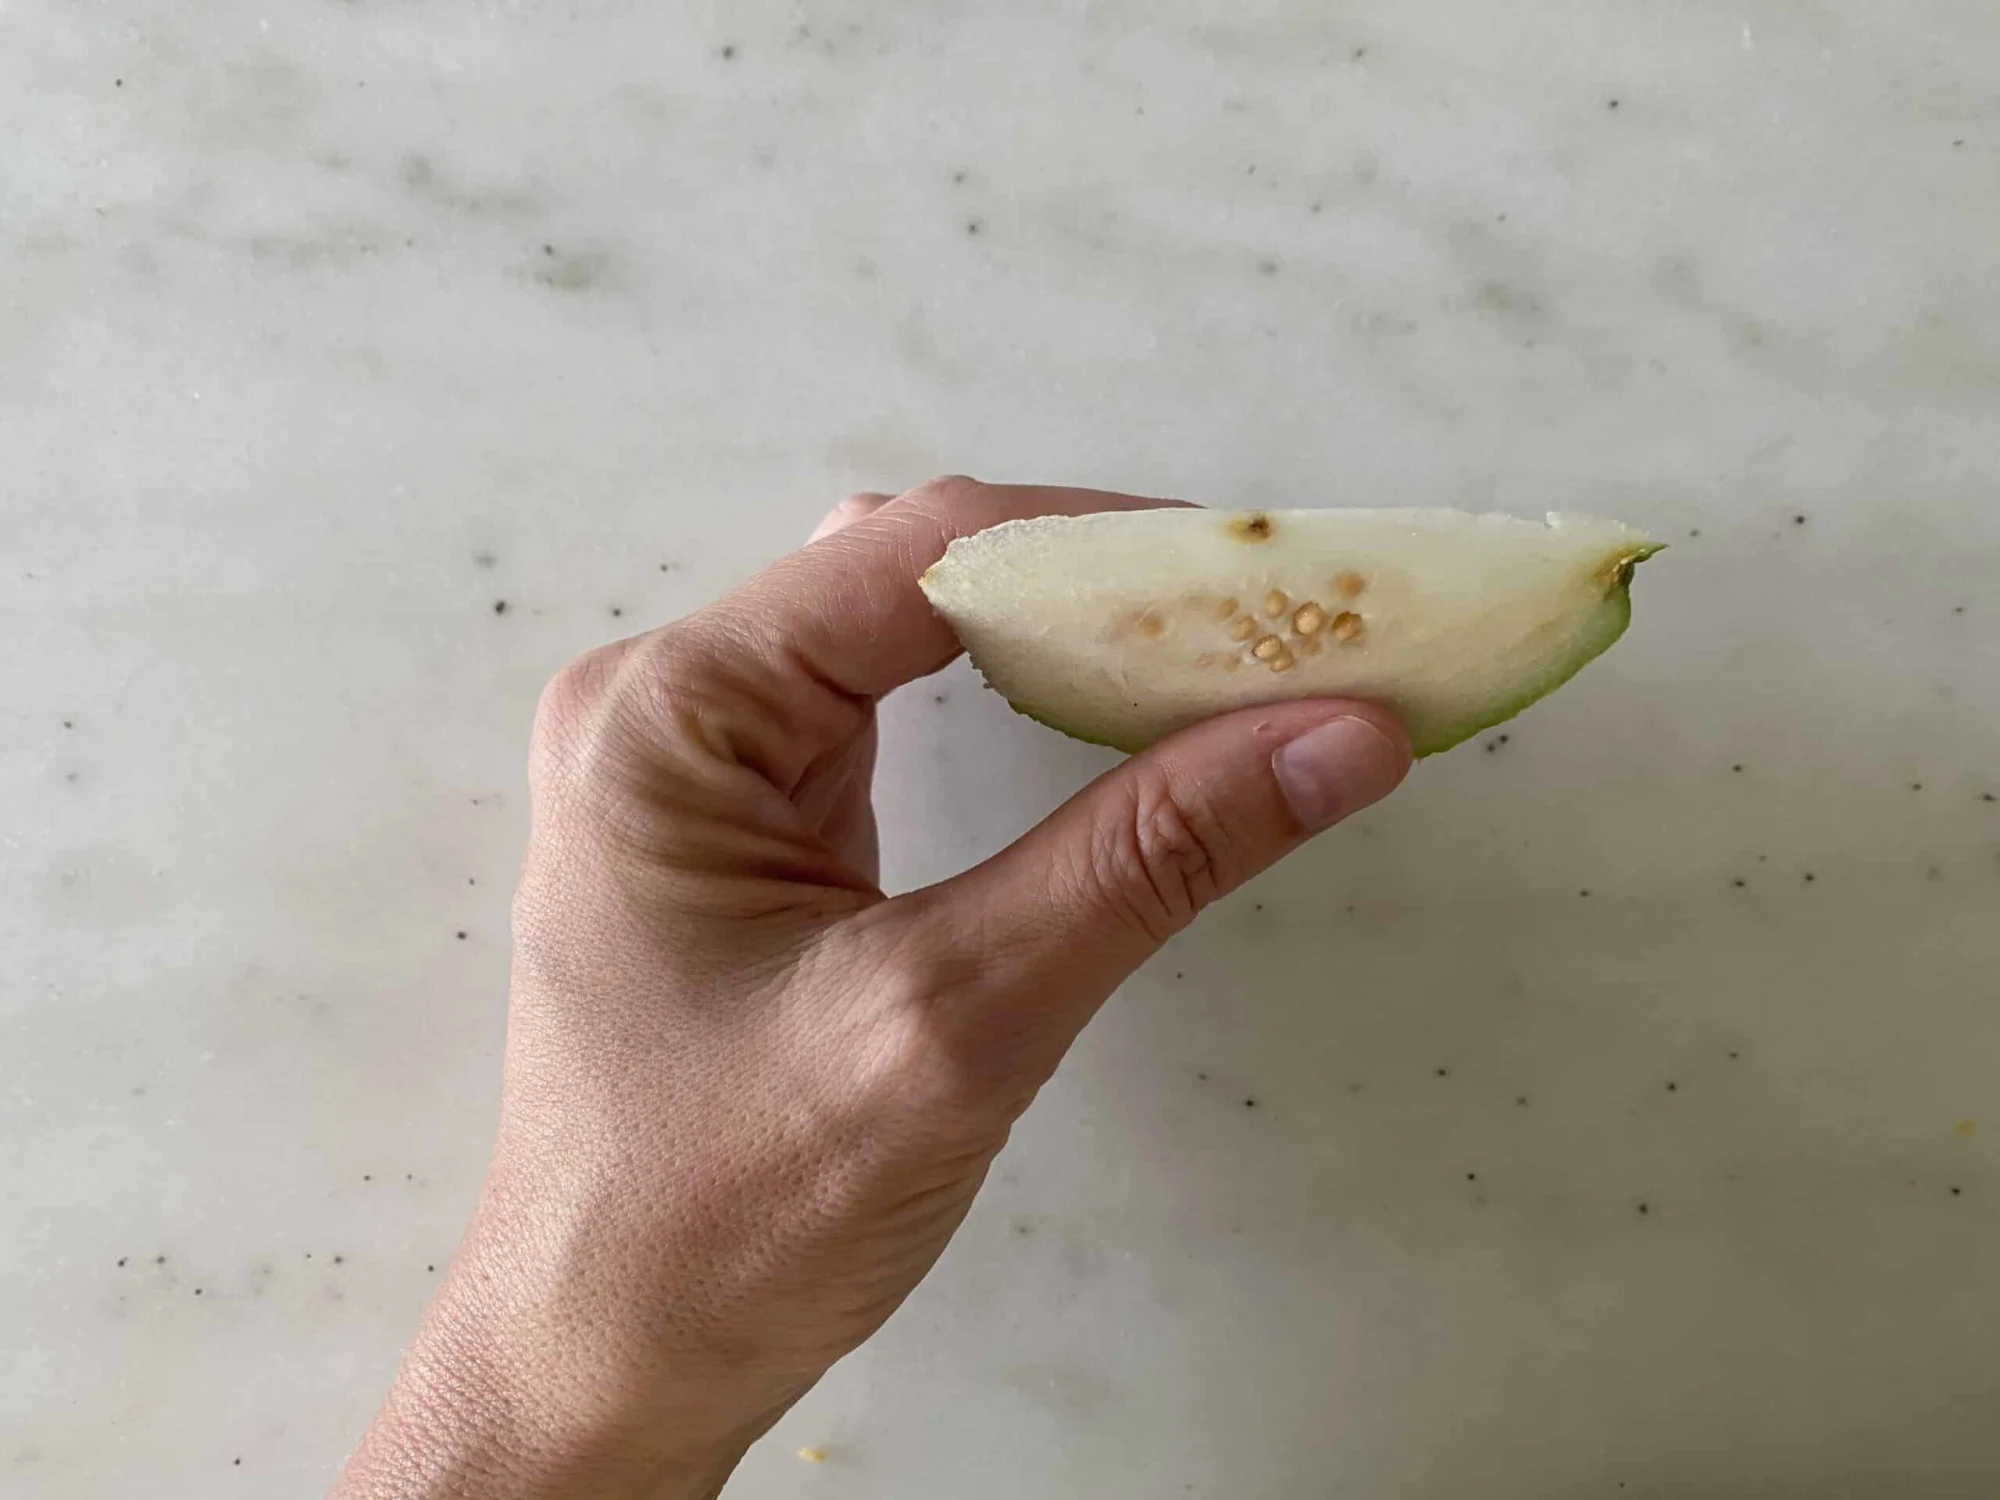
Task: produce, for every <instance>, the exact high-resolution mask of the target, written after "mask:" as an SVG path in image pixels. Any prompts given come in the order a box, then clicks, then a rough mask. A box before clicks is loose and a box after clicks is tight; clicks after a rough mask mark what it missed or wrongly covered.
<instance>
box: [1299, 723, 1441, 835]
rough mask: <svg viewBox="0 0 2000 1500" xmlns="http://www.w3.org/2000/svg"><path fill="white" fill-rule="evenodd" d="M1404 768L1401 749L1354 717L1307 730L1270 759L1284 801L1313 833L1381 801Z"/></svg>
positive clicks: (1404, 771) (1370, 725)
mask: <svg viewBox="0 0 2000 1500" xmlns="http://www.w3.org/2000/svg"><path fill="white" fill-rule="evenodd" d="M1409 768H1410V764H1409V759H1408V757H1407V756H1406V755H1405V754H1404V753H1403V748H1402V746H1400V745H1398V744H1397V743H1396V742H1395V741H1394V740H1392V739H1390V738H1389V736H1388V735H1386V734H1384V733H1383V732H1382V731H1381V730H1379V729H1377V728H1376V727H1375V726H1374V725H1373V724H1371V723H1369V722H1368V721H1367V720H1366V719H1355V718H1342V719H1334V720H1331V721H1329V722H1328V723H1325V724H1322V725H1320V726H1319V728H1317V729H1313V730H1308V731H1307V732H1306V733H1304V734H1302V735H1300V736H1299V737H1298V738H1297V739H1295V740H1293V741H1292V742H1291V743H1290V744H1288V745H1281V746H1279V747H1278V752H1277V753H1276V754H1275V755H1273V756H1272V757H1271V772H1272V774H1273V775H1275V776H1276V777H1277V778H1278V786H1279V788H1280V789H1281V790H1282V791H1283V792H1284V794H1285V800H1286V801H1287V802H1289V803H1291V804H1292V811H1293V812H1295V813H1297V814H1298V815H1299V821H1300V822H1301V823H1304V824H1305V825H1306V827H1308V828H1310V829H1311V830H1312V831H1313V832H1315V833H1317V832H1318V831H1319V830H1320V829H1322V828H1331V827H1332V826H1333V825H1334V824H1335V823H1338V822H1339V821H1340V820H1341V819H1342V818H1344V817H1347V816H1348V815H1349V814H1350V813H1357V812H1359V811H1361V809H1362V808H1364V807H1366V806H1368V805H1369V804H1370V803H1372V802H1380V801H1381V800H1382V799H1383V798H1384V797H1386V796H1388V795H1389V793H1391V792H1393V791H1394V790H1396V787H1397V785H1398V784H1399V783H1400V782H1401V781H1402V779H1403V777H1404V776H1405V775H1406V774H1407V773H1408V771H1409Z"/></svg>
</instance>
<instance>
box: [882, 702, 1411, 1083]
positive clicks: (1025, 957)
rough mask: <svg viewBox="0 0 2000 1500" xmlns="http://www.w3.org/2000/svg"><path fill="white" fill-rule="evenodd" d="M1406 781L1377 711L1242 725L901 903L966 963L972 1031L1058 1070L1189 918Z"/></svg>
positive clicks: (1344, 710) (1310, 709)
mask: <svg viewBox="0 0 2000 1500" xmlns="http://www.w3.org/2000/svg"><path fill="white" fill-rule="evenodd" d="M1409 768H1410V744H1409V739H1408V737H1407V736H1406V735H1405V734H1404V732H1403V729H1402V726H1401V725H1400V724H1398V723H1397V722H1396V720H1395V718H1394V717H1393V716H1392V715H1390V714H1389V713H1387V712H1386V711H1385V710H1383V709H1380V708H1376V707H1373V706H1371V705H1367V704H1360V703H1347V702H1328V701H1308V702H1299V703H1283V704H1271V705H1268V706H1265V707H1262V708H1254V709H1245V710H1242V711H1241V712H1238V713H1233V714H1227V715H1224V716H1223V717H1221V718H1217V719H1210V720H1208V721H1207V722H1206V723H1202V724H1197V725H1195V726H1194V727H1192V728H1190V729H1186V730H1183V731H1181V732H1180V733H1179V734H1176V735H1173V736H1170V737H1169V738H1167V739H1165V740H1162V741H1161V742H1160V743H1159V744H1157V745H1155V746H1153V747H1152V748H1151V749H1150V750H1147V751H1145V752H1144V753H1142V754H1139V755H1135V756H1133V757H1132V758H1131V759H1130V760H1128V761H1126V762H1125V763H1124V764H1123V765H1122V766H1119V767H1118V768H1117V769H1116V770H1113V771H1110V772H1108V773H1106V774H1105V775H1104V776H1101V777H1099V778H1098V779H1097V780H1096V781H1095V782H1093V783H1091V784H1090V785H1089V786H1088V787H1085V788H1084V789H1083V791H1081V792H1079V793H1078V794H1077V795H1076V796H1075V797H1073V798H1072V799H1071V800H1070V801H1069V802H1067V803H1065V804H1064V805H1063V806H1062V807H1061V808H1059V809H1057V810H1056V812H1055V813H1054V814H1053V815H1051V816H1050V817H1049V818H1048V819H1047V820H1046V821H1045V822H1043V823H1042V824H1041V825H1040V826H1038V827H1036V828H1035V829H1033V830H1032V831H1030V832H1029V833H1028V834H1027V835H1026V836H1024V837H1023V838H1022V839H1020V840H1019V841H1018V842H1017V843H1015V844H1013V845H1012V846H1010V847H1009V848H1007V849H1004V850H1002V851H1001V852H1000V853H999V854H996V855H995V856H993V858H991V859H989V860H987V861H986V862H985V863H984V864H981V865H978V866H976V867H974V868H973V869H971V870H968V871H967V872H966V873H965V874H963V875H960V876H958V877H956V878H955V879H952V880H949V881H946V882H944V883H943V884H942V885H938V886H933V887H931V888H930V889H929V890H927V891H924V892H921V893H918V898H917V899H919V900H920V901H921V902H922V905H923V908H924V917H925V920H926V921H932V920H936V919H937V918H938V917H939V916H940V915H941V916H942V917H943V918H944V925H945V926H946V928H947V930H949V931H951V932H953V933H954V935H955V937H956V939H957V941H958V943H959V949H958V951H959V953H960V954H961V955H966V956H972V957H974V958H975V961H976V966H977V972H978V973H979V974H980V983H979V985H978V989H979V990H980V991H981V992H982V994H983V995H985V996H990V997H991V1002H992V1003H994V1004H997V1005H999V1006H1001V1007H1002V1008H1003V1009H1005V1010H1006V1011H1007V1012H1008V1015H1007V1016H1005V1017H1004V1018H1002V1017H990V1018H987V1019H988V1020H990V1021H992V1022H996V1023H998V1025H997V1029H999V1030H1000V1031H1002V1032H1004V1033H1006V1034H1009V1035H1011V1037H1012V1038H1013V1039H1014V1040H1015V1041H1016V1043H1017V1044H1018V1043H1023V1042H1026V1043H1029V1045H1030V1048H1031V1050H1034V1051H1037V1052H1040V1051H1042V1050H1043V1047H1044V1045H1053V1047H1054V1049H1055V1056H1057V1057H1059V1056H1060V1054H1061V1050H1062V1049H1064V1048H1066V1047H1068V1045H1069V1043H1070V1041H1071V1040H1073V1039H1074V1037H1075V1035H1076V1033H1077V1032H1078V1031H1080V1030H1081V1029H1082V1028H1083V1026H1084V1024H1085V1023H1086V1022H1087V1021H1088V1020H1089V1019H1090V1017H1091V1016H1092V1015H1093V1014H1094V1013H1095V1012H1096V1010H1097V1008H1098V1007H1099V1006H1100V1005H1102V1004H1103V1003H1104V1000H1105V999H1106V997H1108V996H1109V995H1110V993H1111V991H1112V990H1114V989H1116V988H1117V986H1118V985H1119V984H1120V983H1121V982H1122V981H1123V980H1124V979H1125V978H1126V977H1127V976H1128V975H1129V974H1130V973H1131V972H1132V971H1133V970H1134V969H1136V968H1137V967H1138V966H1139V965H1140V964H1141V963H1143V962H1144V961H1145V960H1146V959H1147V958H1149V957H1151V956H1152V954H1153V953H1154V952H1156V951H1157V950H1158V949H1159V947H1160V945H1161V944H1163V943H1164V942H1166V940H1167V939H1168V938H1170V937H1172V936H1173V935H1174V934H1175V933H1177V932H1179V931H1180V930H1181V929H1182V928H1184V927H1186V926H1187V924H1188V923H1189V922H1191V921H1193V920H1194V918H1195V917H1196V915H1198V914H1199V913H1200V912H1201V910H1202V908H1203V907H1205V906H1207V905H1209V903H1211V902H1213V901H1215V900H1217V899H1219V898H1220V897H1222V896H1226V895H1228V894H1229V893H1230V892H1231V891H1233V890H1235V889H1236V888H1237V887H1238V886H1240V885H1242V884H1243V883H1244V882H1245V881H1246V880H1248V879H1250V877H1251V876H1253V875H1256V874H1259V873H1260V872H1262V871H1263V870H1265V869H1268V868H1269V867H1270V866H1271V865H1273V864H1276V863H1277V862H1278V861H1279V860H1280V859H1282V858H1283V857H1284V856H1285V855H1287V854H1289V853H1290V852H1291V851H1292V850H1293V849H1296V848H1297V847H1298V846H1299V845H1300V844H1302V843H1304V842H1305V841H1306V840H1307V839H1309V838H1311V837H1312V836H1313V835H1314V834H1315V833H1319V832H1321V831H1322V830H1324V829H1327V828H1330V827H1332V826H1333V825H1334V824H1335V823H1338V822H1339V821H1340V820H1341V819H1342V818H1345V817H1346V816H1348V815H1349V814H1350V813H1354V812H1358V811H1360V810H1361V809H1362V808H1364V807H1367V806H1368V805H1369V804H1371V803H1373V802H1377V801H1379V800H1380V799H1381V798H1383V797H1386V796H1387V795H1388V794H1389V793H1390V792H1392V791H1394V790H1395V788H1396V786H1397V785H1398V784H1399V783H1400V782H1401V781H1402V779H1403V777H1404V776H1405V775H1406V774H1408V772H1409ZM1031 1039H1032V1040H1031ZM1050 1066H1053V1059H1050Z"/></svg>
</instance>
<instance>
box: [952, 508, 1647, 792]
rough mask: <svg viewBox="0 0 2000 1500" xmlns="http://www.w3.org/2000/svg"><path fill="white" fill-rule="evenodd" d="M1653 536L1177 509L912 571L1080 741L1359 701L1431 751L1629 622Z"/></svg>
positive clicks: (964, 635)
mask: <svg viewBox="0 0 2000 1500" xmlns="http://www.w3.org/2000/svg"><path fill="white" fill-rule="evenodd" d="M1659 550H1660V545H1659V544H1658V543H1656V542H1654V541H1652V540H1650V539H1649V538H1647V537H1646V536H1645V535H1643V534H1642V533H1640V532H1638V531H1635V530H1633V529H1632V528H1630V527H1628V526H1625V525H1622V524H1621V523H1619V522H1616V521H1605V520H1599V519H1597V518H1595V517H1590V516H1553V515H1552V516H1550V517H1549V518H1548V520H1547V521H1546V522H1540V521H1522V520H1517V519H1515V518H1514V517H1511V516H1495V515H1471V514H1468V513H1466V512H1464V511H1453V510H1295V511H1248V512H1238V513H1233V514H1232V513H1227V512H1221V511H1212V510H1197V509H1194V508H1192V507H1188V508H1179V509H1171V510H1147V511H1118V512H1105V513H1102V514H1098V515H1087V516H1043V517H1038V518H1036V519H1033V520H1027V521H1008V522H1006V523H1004V524H1002V525H999V526H995V527H993V528H992V529H990V530H987V531H982V532H979V533H978V534H977V535H974V536H969V537H961V538H960V539H959V540H957V541H955V542H953V543H952V544H951V546H950V548H949V549H948V550H947V551H946V553H945V555H944V557H943V558H942V559H941V560H940V561H939V562H938V563H937V564H936V565H935V566H933V567H932V568H931V569H930V570H929V571H928V572H926V573H925V574H924V576H923V579H922V585H923V590H924V593H925V594H926V595H927V596H928V597H929V599H930V601H931V604H932V606H933V607H934V608H935V609H936V610H937V611H938V612H939V613H940V614H941V615H943V616H944V617H945V618H946V619H947V620H948V621H950V622H951V625H952V627H953V628H954V629H955V630H956V631H957V632H958V637H959V639H960V640H961V641H962V642H963V643H964V644H965V648H966V650H967V651H968V652H969V653H970V655H971V657H972V661H973V664H974V665H975V666H977V667H978V668H979V670H980V671H981V672H982V673H984V674H985V676H986V680H987V681H988V682H989V683H991V684H992V686H993V687H994V688H996V689H998V690H999V691H1000V692H1001V693H1002V694H1003V695H1005V697H1006V698H1007V700H1008V701H1009V702H1010V703H1012V704H1013V705H1014V707H1015V708H1017V709H1019V710H1020V711H1021V712H1022V713H1024V714H1027V715H1028V716H1029V717H1031V718H1034V719H1037V720H1039V721H1041V722H1042V723H1044V724H1047V725H1048V726H1049V727H1051V728H1053V729H1059V730H1061V731H1063V732H1064V733H1065V734H1070V735H1074V736H1075V737H1077V738H1078V739H1084V740H1090V741H1093V742H1095V743H1097V744H1102V745H1111V746H1113V747H1115V748H1117V749H1120V750H1128V751H1129V750H1138V749H1142V748H1144V747H1145V746H1147V745H1150V744H1151V743H1152V742H1153V741H1154V740H1157V739H1159V738H1160V737H1161V736H1163V735H1166V734H1170V733H1172V732H1173V731H1174V730H1176V729H1180V728H1182V727H1184V726H1186V725H1188V724H1192V723H1194V722H1196V721H1197V720H1200V719H1205V718H1209V717H1211V716H1212V715H1215V714H1218V713H1222V712H1225V711H1227V710H1229V709H1234V708H1244V707H1248V706H1250V705H1252V704H1257V703H1270V702H1275V701H1277V700H1280V699H1287V698H1359V699H1365V700H1367V701H1369V702H1372V703H1380V704H1382V705H1384V706H1386V707H1388V708H1390V709H1393V710H1394V711H1395V712H1396V713H1397V714H1399V715H1400V716H1401V718H1402V720H1403V722H1404V724H1405V725H1406V726H1407V727H1408V729H1409V732H1410V739H1411V742H1412V744H1413V745H1414V747H1415V749H1416V751H1417V753H1418V754H1419V755H1431V754H1435V753H1436V752H1437V751H1440V750H1448V749H1450V748H1451V747H1452V746H1453V745H1456V744H1458V743H1459V742H1460V741H1462V740H1465V739H1467V738H1469V737H1470V736H1472V735H1475V734H1477V733H1479V731H1480V730H1482V729H1487V728H1490V727H1491V726H1493V725H1495V724H1498V723H1500V722H1501V721H1503V720H1505V719H1510V718H1512V717H1513V716H1514V715H1515V714H1517V713H1519V712H1520V711H1521V710H1522V709H1524V708H1526V707H1527V706H1528V705H1529V704H1531V703H1533V702H1534V701H1535V700H1536V699H1538V698H1541V697H1543V696H1545V695H1546V694H1548V693H1551V692H1554V691H1555V690H1556V689H1557V688H1558V687H1560V686H1562V684H1563V683H1565V682H1567V681H1568V680H1569V679H1570V678H1571V677H1572V676H1574V675H1575V674H1576V673H1577V672H1578V671H1579V670H1580V669H1581V668H1582V667H1583V666H1584V665H1585V664H1586V663H1588V662H1589V661H1590V660H1591V659H1592V658H1594V657H1596V656H1598V655H1599V654H1601V653H1602V652H1603V651H1604V650H1606V649H1607V648H1608V647H1609V646H1610V645H1611V644H1612V642H1614V641H1616V640H1617V639H1618V637H1619V636H1621V635H1623V634H1624V632H1625V626H1626V624H1627V622H1628V621H1629V620H1630V618H1631V613H1632V607H1631V600H1630V597H1629V586H1630V584H1631V581H1632V571H1633V569H1634V568H1635V567H1636V566H1637V565H1638V564H1639V563H1641V562H1643V561H1644V560H1645V559H1646V558H1648V557H1650V556H1652V555H1653V554H1654V553H1655V552H1658V551H1659Z"/></svg>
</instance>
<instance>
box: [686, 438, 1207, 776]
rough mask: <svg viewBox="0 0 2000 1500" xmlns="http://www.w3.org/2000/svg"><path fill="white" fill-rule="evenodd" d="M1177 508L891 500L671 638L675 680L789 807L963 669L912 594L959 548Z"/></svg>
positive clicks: (1109, 502)
mask: <svg viewBox="0 0 2000 1500" xmlns="http://www.w3.org/2000/svg"><path fill="white" fill-rule="evenodd" d="M1185 503H1186V502H1184V501H1178V500H1160V499H1148V498H1145V497H1142V496H1138V495H1120V494H1115V493H1113V492H1111V491H1108V490H1082V489H1059V488H1052V487H1048V486H1043V485H1009V484H981V483H979V482H978V481H977V480H974V479H965V478H949V479H936V480H932V481H931V482H930V483H929V484H926V485H923V486H921V487H920V488H918V489H914V490H911V491H909V492H908V493H907V494H903V495H899V496H898V497H896V498H895V499H894V500H891V501H890V502H889V503H888V504H887V505H884V506H882V507H881V508H880V509H879V510H877V511H876V512H875V513H874V514H873V515H870V516H867V517H866V518H864V519H862V520H858V521H855V522H853V523H852V524H850V525H848V526H845V527H843V528H841V529H840V530H838V531H836V532H834V533H832V534H830V535H826V536H822V537H821V538H820V539H819V540H817V541H815V542H813V543H812V544H810V545H809V546H807V547H804V548H802V549H801V550H799V551H797V552H794V553H792V554H791V555H790V556H788V557H784V558H781V559H779V561H777V562H776V563H773V564H772V565H771V566H770V567H768V568H766V569H765V570H764V571H763V572H761V573H759V574H758V575H757V576H756V577H755V578H753V579H751V580H750V581H749V582H748V583H745V584H743V585H742V586H741V587H739V588H737V589H735V590H733V591H732V592H730V593H729V594H726V595H724V596H723V598H721V599H720V600H718V601H717V602H716V603H714V604H712V605H710V606H709V607H708V608H707V609H704V610H701V611H699V612H698V613H696V614H694V615H692V616H690V617H689V618H688V619H686V620H683V621H681V622H680V624H678V625H675V626H672V627H670V632H671V634H672V637H673V640H674V644H675V651H674V660H675V661H676V663H677V665H678V668H679V669H681V670H685V669H686V668H689V667H693V668H695V669H696V671H697V675H698V678H699V680H700V681H702V682H703V683H705V684H706V686H707V688H708V689H709V691H708V692H707V693H705V694H704V695H703V697H704V699H705V700H706V701H707V702H708V704H709V708H708V710H707V712H706V717H707V718H708V719H709V721H710V722H709V729H710V731H712V732H711V733H708V734H706V735H705V736H704V737H705V739H706V740H707V741H708V742H709V743H710V744H711V745H715V746H721V747H723V748H724V749H725V751H726V753H727V754H728V755H729V756H730V758H732V759H735V760H737V761H739V762H742V763H744V764H746V765H748V766H750V767H751V768H752V769H754V770H755V771H757V772H758V773H759V774H760V775H762V776H763V777H764V778H765V779H766V780H768V781H770V782H771V783H772V784H774V785H776V786H777V787H779V788H780V789H781V790H784V791H785V792H787V794H789V793H790V791H791V790H792V788H793V787H795V786H796V785H797V784H798V783H799V781H800V779H801V778H802V777H803V776H804V775H805V774H806V772H807V771H808V770H809V769H810V768H811V767H812V766H813V764H814V763H815V762H816V761H818V760H820V759H821V758H823V757H825V756H827V755H830V754H832V753H834V752H836V751H837V750H838V749H839V748H840V746H841V745H843V744H844V743H845V742H846V740H847V739H848V737H849V736H851V735H853V734H854V733H856V732H858V730H859V729H860V728H861V727H862V726H863V725H864V724H865V722H866V719H867V715H868V713H869V712H870V710H872V708H873V707H874V704H875V700H877V699H878V698H881V697H882V696H884V695H885V694H887V693H889V692H890V691H892V690H893V689H895V688H898V687H900V686H902V685H903V684H904V683H906V682H910V681H913V680H914V679H916V678H918V677H924V676H928V675H929V674H930V673H932V672H935V671H937V670H938V669H939V668H940V667H943V666H944V665H946V664H947V663H948V662H950V661H951V659H952V658H953V657H955V656H957V655H958V652H959V649H960V648H959V644H958V639H957V637H956V636H954V635H953V634H952V630H951V627H950V626H949V625H947V624H946V623H945V621H944V620H943V619H942V618H941V617H940V616H939V615H938V614H937V613H936V612H935V611H934V610H932V608H931V605H930V601H929V600H927V599H926V598H925V597H924V594H923V590H922V589H921V588H919V587H918V585H917V579H918V578H919V577H920V576H921V575H922V573H923V572H924V570H925V569H926V568H928V567H930V565H931V564H932V563H934V562H936V561H937V560H938V559H939V558H941V557H943V556H944V551H945V548H946V547H948V546H950V545H951V543H952V542H953V541H954V540H956V539H957V538H959V537H962V536H970V535H972V534H973V533H974V532H977V531H984V530H985V529H986V528H987V527H989V526H997V525H999V524H1000V523H1001V522H1003V521H1014V520H1022V519H1025V518H1027V517H1030V516H1048V515H1087V514H1089V513H1091V512H1093V511H1103V510H1158V509H1162V508H1164V507H1172V506H1179V505H1182V504H1185Z"/></svg>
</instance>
